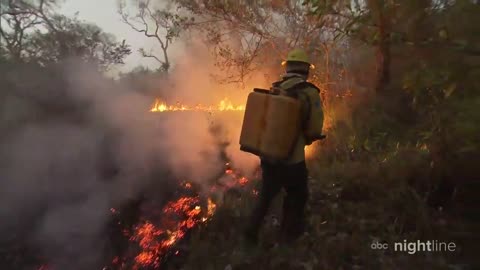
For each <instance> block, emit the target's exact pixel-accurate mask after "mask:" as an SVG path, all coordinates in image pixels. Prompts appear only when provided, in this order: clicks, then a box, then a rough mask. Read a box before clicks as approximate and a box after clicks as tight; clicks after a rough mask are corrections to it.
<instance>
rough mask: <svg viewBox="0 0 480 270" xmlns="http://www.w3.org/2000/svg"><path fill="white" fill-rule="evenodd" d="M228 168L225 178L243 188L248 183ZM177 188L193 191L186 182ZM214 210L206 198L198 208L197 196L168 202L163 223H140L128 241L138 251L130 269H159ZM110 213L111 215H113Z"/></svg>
mask: <svg viewBox="0 0 480 270" xmlns="http://www.w3.org/2000/svg"><path fill="white" fill-rule="evenodd" d="M229 165H230V164H229V163H227V164H225V166H226V170H225V174H226V175H229V176H230V177H232V178H233V180H234V183H235V184H236V185H238V186H245V185H246V184H247V183H248V182H249V179H248V178H246V177H243V176H241V175H240V174H238V173H236V172H235V171H234V170H233V169H231V168H230V167H229ZM235 184H233V185H235ZM233 185H229V186H228V187H217V186H212V188H211V191H214V190H217V189H218V188H225V189H228V188H230V187H232V186H233ZM180 187H181V188H183V189H184V190H190V189H192V188H193V186H192V184H191V183H189V182H182V183H180ZM216 208H217V205H216V204H215V203H214V201H213V200H212V199H211V198H210V197H208V199H207V205H206V206H205V207H204V206H201V199H200V197H199V196H198V195H197V196H184V197H180V198H178V199H176V200H174V201H170V202H168V203H167V204H166V205H165V206H164V207H163V209H162V211H161V219H162V222H160V223H157V222H155V223H154V222H152V221H151V220H143V221H142V222H140V223H139V224H138V225H137V226H136V227H135V228H134V230H133V232H131V233H130V234H131V236H130V237H129V240H130V241H132V242H134V243H136V245H138V247H139V248H140V251H139V252H138V253H137V254H136V256H135V257H134V266H133V267H132V269H144V268H153V269H158V268H159V267H160V263H161V260H162V258H163V257H164V256H165V255H166V254H167V252H169V251H170V250H171V249H172V247H173V246H174V245H175V244H176V243H177V242H178V241H179V240H180V239H182V238H183V237H184V236H185V235H186V234H187V232H188V230H190V229H192V228H193V227H195V226H197V225H198V224H201V223H205V222H207V221H208V220H209V219H210V218H211V217H212V216H213V215H214V214H215V211H216ZM112 209H113V208H112ZM112 209H111V212H112V213H114V211H112ZM179 252H180V251H178V250H176V251H172V254H175V255H178V254H179ZM119 261H120V260H119V258H118V257H115V258H114V260H113V261H112V264H118V263H119ZM123 261H125V259H123Z"/></svg>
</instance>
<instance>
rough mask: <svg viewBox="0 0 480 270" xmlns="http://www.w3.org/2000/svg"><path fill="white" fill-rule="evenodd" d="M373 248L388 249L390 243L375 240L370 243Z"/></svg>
mask: <svg viewBox="0 0 480 270" xmlns="http://www.w3.org/2000/svg"><path fill="white" fill-rule="evenodd" d="M370 248H371V249H388V244H387V243H379V242H377V241H375V242H373V243H372V244H371V245H370Z"/></svg>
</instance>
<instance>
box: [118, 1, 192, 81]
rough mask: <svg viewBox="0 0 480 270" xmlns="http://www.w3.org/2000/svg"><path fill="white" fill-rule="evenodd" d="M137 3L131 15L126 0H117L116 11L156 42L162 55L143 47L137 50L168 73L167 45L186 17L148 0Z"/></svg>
mask: <svg viewBox="0 0 480 270" xmlns="http://www.w3.org/2000/svg"><path fill="white" fill-rule="evenodd" d="M137 3H138V6H137V12H136V14H135V15H133V16H131V15H130V14H129V13H128V11H127V6H126V2H125V1H124V0H123V1H122V0H119V2H118V4H119V5H118V13H119V14H120V16H121V17H122V20H123V22H124V23H126V24H127V25H129V26H130V27H131V28H132V29H133V30H135V31H137V32H139V33H143V34H144V35H145V36H146V37H148V38H152V39H154V40H155V41H156V42H157V43H158V45H159V46H160V48H161V50H162V57H158V56H157V55H155V53H153V52H147V51H146V50H145V49H143V48H141V49H140V50H139V52H140V53H141V55H142V56H143V57H148V58H153V59H155V60H156V61H157V62H158V63H159V64H160V69H161V70H162V71H165V72H167V73H168V71H169V69H170V66H171V63H170V59H169V56H168V49H169V46H170V44H171V43H172V42H173V41H174V39H175V38H177V37H178V36H179V35H180V32H181V30H182V29H184V28H185V27H186V25H187V24H186V22H187V21H188V19H187V18H186V17H183V16H180V15H178V14H174V13H173V12H171V11H169V10H168V9H157V8H154V7H153V5H152V3H151V1H150V0H140V1H138V2H137Z"/></svg>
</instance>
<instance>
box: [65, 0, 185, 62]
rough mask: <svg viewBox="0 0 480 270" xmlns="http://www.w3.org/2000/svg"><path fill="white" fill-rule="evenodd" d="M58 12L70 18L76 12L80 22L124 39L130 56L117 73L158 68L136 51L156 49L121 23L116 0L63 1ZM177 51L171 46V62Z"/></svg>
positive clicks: (142, 36)
mask: <svg viewBox="0 0 480 270" xmlns="http://www.w3.org/2000/svg"><path fill="white" fill-rule="evenodd" d="M60 12H61V13H62V14H64V15H66V16H72V17H73V16H74V15H75V13H77V12H78V18H79V19H80V20H83V21H86V22H89V23H94V24H96V25H98V26H99V27H100V28H102V29H103V30H104V31H105V32H107V33H110V34H113V35H115V36H116V38H117V40H118V41H122V40H123V39H125V40H126V43H127V44H129V45H131V48H132V54H131V55H130V56H128V57H127V58H126V59H125V65H124V66H122V67H119V68H118V71H128V70H131V69H133V68H135V67H137V66H140V65H143V66H147V67H150V68H157V67H158V66H159V65H158V62H156V61H155V60H152V59H145V58H143V57H142V56H141V55H140V54H139V53H138V49H140V48H142V47H143V48H145V49H146V50H147V51H149V50H150V49H153V50H154V51H156V52H158V48H156V46H155V42H154V41H153V40H152V39H148V38H147V37H145V36H144V35H143V33H138V32H135V31H134V30H132V29H131V28H130V26H128V25H126V24H125V23H123V22H122V21H121V18H120V15H119V14H118V13H117V0H65V2H64V3H63V5H62V6H61V8H60ZM178 51H179V49H178V46H175V44H173V46H172V51H171V54H172V56H171V58H172V59H173V60H174V59H175V56H176V55H178V53H179V52H178Z"/></svg>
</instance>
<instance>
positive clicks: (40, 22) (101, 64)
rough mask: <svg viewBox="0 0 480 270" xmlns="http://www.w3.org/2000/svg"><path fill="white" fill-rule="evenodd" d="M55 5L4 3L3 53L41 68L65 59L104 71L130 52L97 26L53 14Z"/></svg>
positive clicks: (123, 43)
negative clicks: (82, 61) (78, 60)
mask: <svg viewBox="0 0 480 270" xmlns="http://www.w3.org/2000/svg"><path fill="white" fill-rule="evenodd" d="M55 3H56V2H55V1H53V0H51V1H44V0H38V1H33V2H32V1H28V2H27V1H13V0H10V1H9V2H8V3H5V4H3V2H2V13H1V21H2V22H4V24H2V25H1V27H0V35H1V36H2V40H1V42H0V45H1V47H2V50H1V51H0V52H2V54H3V55H4V56H5V57H7V58H10V59H12V60H13V61H16V62H36V63H39V64H41V65H43V66H45V65H47V64H49V63H54V62H59V61H61V60H62V59H65V58H67V57H78V58H79V59H82V60H84V61H87V62H91V63H95V64H96V65H97V66H98V68H99V70H102V71H105V70H108V69H109V67H111V66H112V65H115V64H123V59H124V58H125V57H126V56H127V55H129V54H130V53H131V51H130V48H129V46H128V45H127V44H126V43H125V41H123V42H121V43H118V42H116V41H115V40H114V38H113V37H112V36H111V35H108V34H106V33H104V32H103V31H102V30H101V29H100V28H99V27H98V26H96V25H93V24H88V23H84V22H81V21H79V20H78V19H77V18H73V19H71V18H67V17H65V16H63V15H59V14H57V13H56V12H55V9H54V8H55V5H54V4H55Z"/></svg>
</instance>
